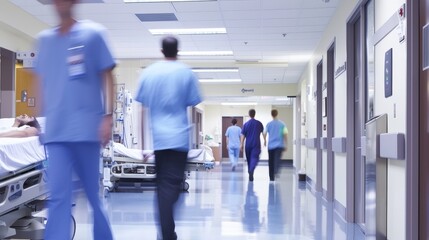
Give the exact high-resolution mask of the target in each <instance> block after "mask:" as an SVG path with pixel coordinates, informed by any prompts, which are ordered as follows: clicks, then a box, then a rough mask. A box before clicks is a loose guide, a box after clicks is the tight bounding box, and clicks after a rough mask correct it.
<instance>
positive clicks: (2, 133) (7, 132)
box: [0, 114, 40, 138]
mask: <svg viewBox="0 0 429 240" xmlns="http://www.w3.org/2000/svg"><path fill="white" fill-rule="evenodd" d="M39 133H40V124H39V122H38V121H37V119H36V118H35V117H33V116H28V115H27V114H23V115H20V116H18V117H16V118H15V121H14V123H13V124H12V126H10V127H1V128H0V138H1V137H9V138H23V137H31V136H37V135H39Z"/></svg>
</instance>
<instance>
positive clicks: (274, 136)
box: [265, 119, 287, 150]
mask: <svg viewBox="0 0 429 240" xmlns="http://www.w3.org/2000/svg"><path fill="white" fill-rule="evenodd" d="M286 129H287V128H286V125H285V124H284V123H283V122H282V121H280V120H277V119H275V120H272V121H271V122H269V123H268V124H267V127H266V128H265V132H266V133H267V132H268V149H269V150H271V149H275V148H284V146H285V145H284V134H285V133H287V130H286Z"/></svg>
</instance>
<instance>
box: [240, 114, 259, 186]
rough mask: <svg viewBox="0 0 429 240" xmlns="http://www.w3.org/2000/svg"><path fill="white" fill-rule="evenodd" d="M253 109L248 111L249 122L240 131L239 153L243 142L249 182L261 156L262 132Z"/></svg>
mask: <svg viewBox="0 0 429 240" xmlns="http://www.w3.org/2000/svg"><path fill="white" fill-rule="evenodd" d="M255 115H256V111H255V109H250V110H249V117H250V120H249V121H247V122H246V123H245V124H244V126H243V130H242V131H241V151H243V146H244V140H246V144H245V152H246V159H247V168H248V172H249V181H251V182H253V173H254V172H255V168H256V166H257V165H258V162H259V155H260V154H261V139H260V136H261V133H262V132H263V131H264V126H263V125H262V123H261V122H260V121H258V120H256V119H255Z"/></svg>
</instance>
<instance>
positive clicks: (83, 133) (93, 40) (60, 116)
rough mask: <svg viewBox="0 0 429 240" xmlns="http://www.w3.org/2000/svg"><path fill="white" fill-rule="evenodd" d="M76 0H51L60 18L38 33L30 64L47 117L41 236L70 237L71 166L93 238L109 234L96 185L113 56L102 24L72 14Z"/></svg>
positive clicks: (108, 122)
mask: <svg viewBox="0 0 429 240" xmlns="http://www.w3.org/2000/svg"><path fill="white" fill-rule="evenodd" d="M77 2H78V0H53V6H54V8H55V10H56V13H57V15H58V17H59V20H60V23H59V25H58V26H57V27H55V28H52V29H48V30H45V31H43V32H42V33H40V35H39V37H38V42H37V51H36V63H35V68H34V70H35V73H36V76H37V78H38V79H40V81H39V82H40V89H41V93H42V99H41V103H42V109H43V115H44V116H45V117H46V128H45V134H44V135H43V138H41V141H43V142H44V144H45V145H46V148H47V152H48V164H49V167H48V168H47V172H48V174H47V175H48V180H49V181H48V187H49V191H50V194H49V199H48V200H49V201H48V208H49V211H48V221H47V226H46V231H45V237H44V239H46V240H69V239H70V236H71V232H70V230H71V228H70V226H71V218H70V216H71V207H72V191H73V182H72V173H73V171H74V172H75V173H76V174H77V175H78V176H79V178H80V182H81V184H82V185H83V189H84V190H85V193H86V196H87V198H88V202H89V203H90V204H91V207H92V210H93V219H94V220H93V221H94V228H93V231H94V232H93V235H94V238H93V239H95V240H111V239H113V236H112V233H111V229H110V224H109V222H108V219H107V217H106V216H105V214H104V212H103V210H102V208H101V205H100V200H99V194H98V193H99V191H98V190H99V159H100V158H99V157H100V145H105V144H106V143H107V142H108V141H109V140H110V138H111V135H112V126H113V124H112V123H113V120H112V115H111V113H112V111H113V104H112V103H113V74H112V71H113V68H114V67H115V61H114V59H113V57H112V54H111V53H110V51H109V49H108V47H107V44H106V42H105V39H104V37H103V36H104V35H103V34H104V31H103V28H102V27H101V26H100V25H98V24H96V23H94V22H90V21H76V20H75V19H74V18H73V7H74V6H75V4H77Z"/></svg>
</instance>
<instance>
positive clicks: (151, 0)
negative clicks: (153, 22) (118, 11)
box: [124, 0, 217, 3]
mask: <svg viewBox="0 0 429 240" xmlns="http://www.w3.org/2000/svg"><path fill="white" fill-rule="evenodd" d="M214 1H217V0H124V3H156V2H214Z"/></svg>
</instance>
